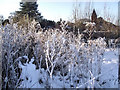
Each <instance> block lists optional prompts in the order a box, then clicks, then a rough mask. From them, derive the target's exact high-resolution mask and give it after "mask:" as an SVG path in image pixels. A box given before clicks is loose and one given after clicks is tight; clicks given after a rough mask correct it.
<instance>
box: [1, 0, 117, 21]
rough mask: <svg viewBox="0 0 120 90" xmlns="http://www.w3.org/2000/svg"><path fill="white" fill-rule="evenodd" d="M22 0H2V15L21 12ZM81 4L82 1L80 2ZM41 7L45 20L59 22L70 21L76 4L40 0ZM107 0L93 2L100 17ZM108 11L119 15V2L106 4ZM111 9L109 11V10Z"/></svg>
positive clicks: (68, 1) (71, 1) (71, 0)
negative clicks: (20, 3) (61, 20)
mask: <svg viewBox="0 0 120 90" xmlns="http://www.w3.org/2000/svg"><path fill="white" fill-rule="evenodd" d="M20 1H21V0H1V1H0V15H3V16H4V17H5V18H7V17H8V16H9V15H10V13H11V12H14V11H16V10H19V8H20V6H19V2H20ZM78 2H79V3H81V0H78ZM37 3H38V5H39V7H38V10H39V12H41V14H42V16H44V18H46V19H49V20H55V21H58V20H59V19H60V18H63V19H64V20H70V19H71V16H72V10H73V5H74V4H75V2H73V0H66V1H65V0H63V1H62V0H38V1H37ZM85 4H86V2H82V3H81V5H82V6H83V7H84V6H85ZM104 5H105V0H103V1H99V0H98V1H95V2H94V1H93V8H95V9H96V11H97V14H98V15H99V16H103V11H104ZM106 6H107V10H109V13H110V14H111V15H113V16H115V17H117V15H118V2H117V1H116V0H112V2H111V1H110V2H109V0H108V2H106ZM108 8H109V9H108Z"/></svg>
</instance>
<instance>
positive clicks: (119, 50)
mask: <svg viewBox="0 0 120 90" xmlns="http://www.w3.org/2000/svg"><path fill="white" fill-rule="evenodd" d="M118 88H120V44H118Z"/></svg>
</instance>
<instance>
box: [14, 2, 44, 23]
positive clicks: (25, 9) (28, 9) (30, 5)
mask: <svg viewBox="0 0 120 90" xmlns="http://www.w3.org/2000/svg"><path fill="white" fill-rule="evenodd" d="M20 7H21V8H20V11H16V15H18V16H20V17H21V16H24V15H28V17H29V18H30V19H35V20H38V21H40V19H41V18H42V16H41V13H39V11H38V10H37V8H38V4H37V2H20Z"/></svg>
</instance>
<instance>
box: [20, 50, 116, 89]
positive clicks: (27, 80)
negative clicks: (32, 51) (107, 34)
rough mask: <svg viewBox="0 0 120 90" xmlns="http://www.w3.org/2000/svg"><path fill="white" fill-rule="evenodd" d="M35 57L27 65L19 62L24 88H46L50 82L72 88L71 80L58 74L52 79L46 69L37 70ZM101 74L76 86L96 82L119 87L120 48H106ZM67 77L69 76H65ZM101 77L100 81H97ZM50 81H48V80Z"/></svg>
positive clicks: (104, 85)
mask: <svg viewBox="0 0 120 90" xmlns="http://www.w3.org/2000/svg"><path fill="white" fill-rule="evenodd" d="M33 61H34V58H32V59H31V61H30V63H26V64H25V66H23V65H22V64H19V66H20V67H21V68H22V74H21V78H22V79H23V81H22V83H21V85H20V87H22V88H44V87H46V85H47V84H48V83H49V84H51V85H50V86H51V87H53V88H63V87H65V88H70V82H69V80H68V82H67V81H66V82H63V78H62V77H61V76H60V75H59V74H58V75H56V76H53V78H52V80H51V78H50V77H49V75H47V73H46V71H45V70H44V69H43V68H42V69H38V70H36V69H35V68H36V67H35V65H34V64H32V62H33ZM101 67H102V68H101V74H100V75H98V76H95V77H94V76H93V78H92V79H91V80H88V81H87V82H84V83H83V84H81V85H79V86H76V88H83V87H84V86H85V85H86V84H92V85H93V84H94V86H95V87H97V88H118V83H117V80H118V79H117V78H118V50H117V49H106V50H105V53H104V58H103V63H102V66H101ZM64 78H67V77H64ZM96 78H99V81H96ZM47 81H48V82H47Z"/></svg>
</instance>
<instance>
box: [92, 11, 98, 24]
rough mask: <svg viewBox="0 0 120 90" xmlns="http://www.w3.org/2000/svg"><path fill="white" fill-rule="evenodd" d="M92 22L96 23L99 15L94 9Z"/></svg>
mask: <svg viewBox="0 0 120 90" xmlns="http://www.w3.org/2000/svg"><path fill="white" fill-rule="evenodd" d="M91 21H92V22H95V23H96V21H97V14H96V11H95V9H93V13H92V16H91Z"/></svg>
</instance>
